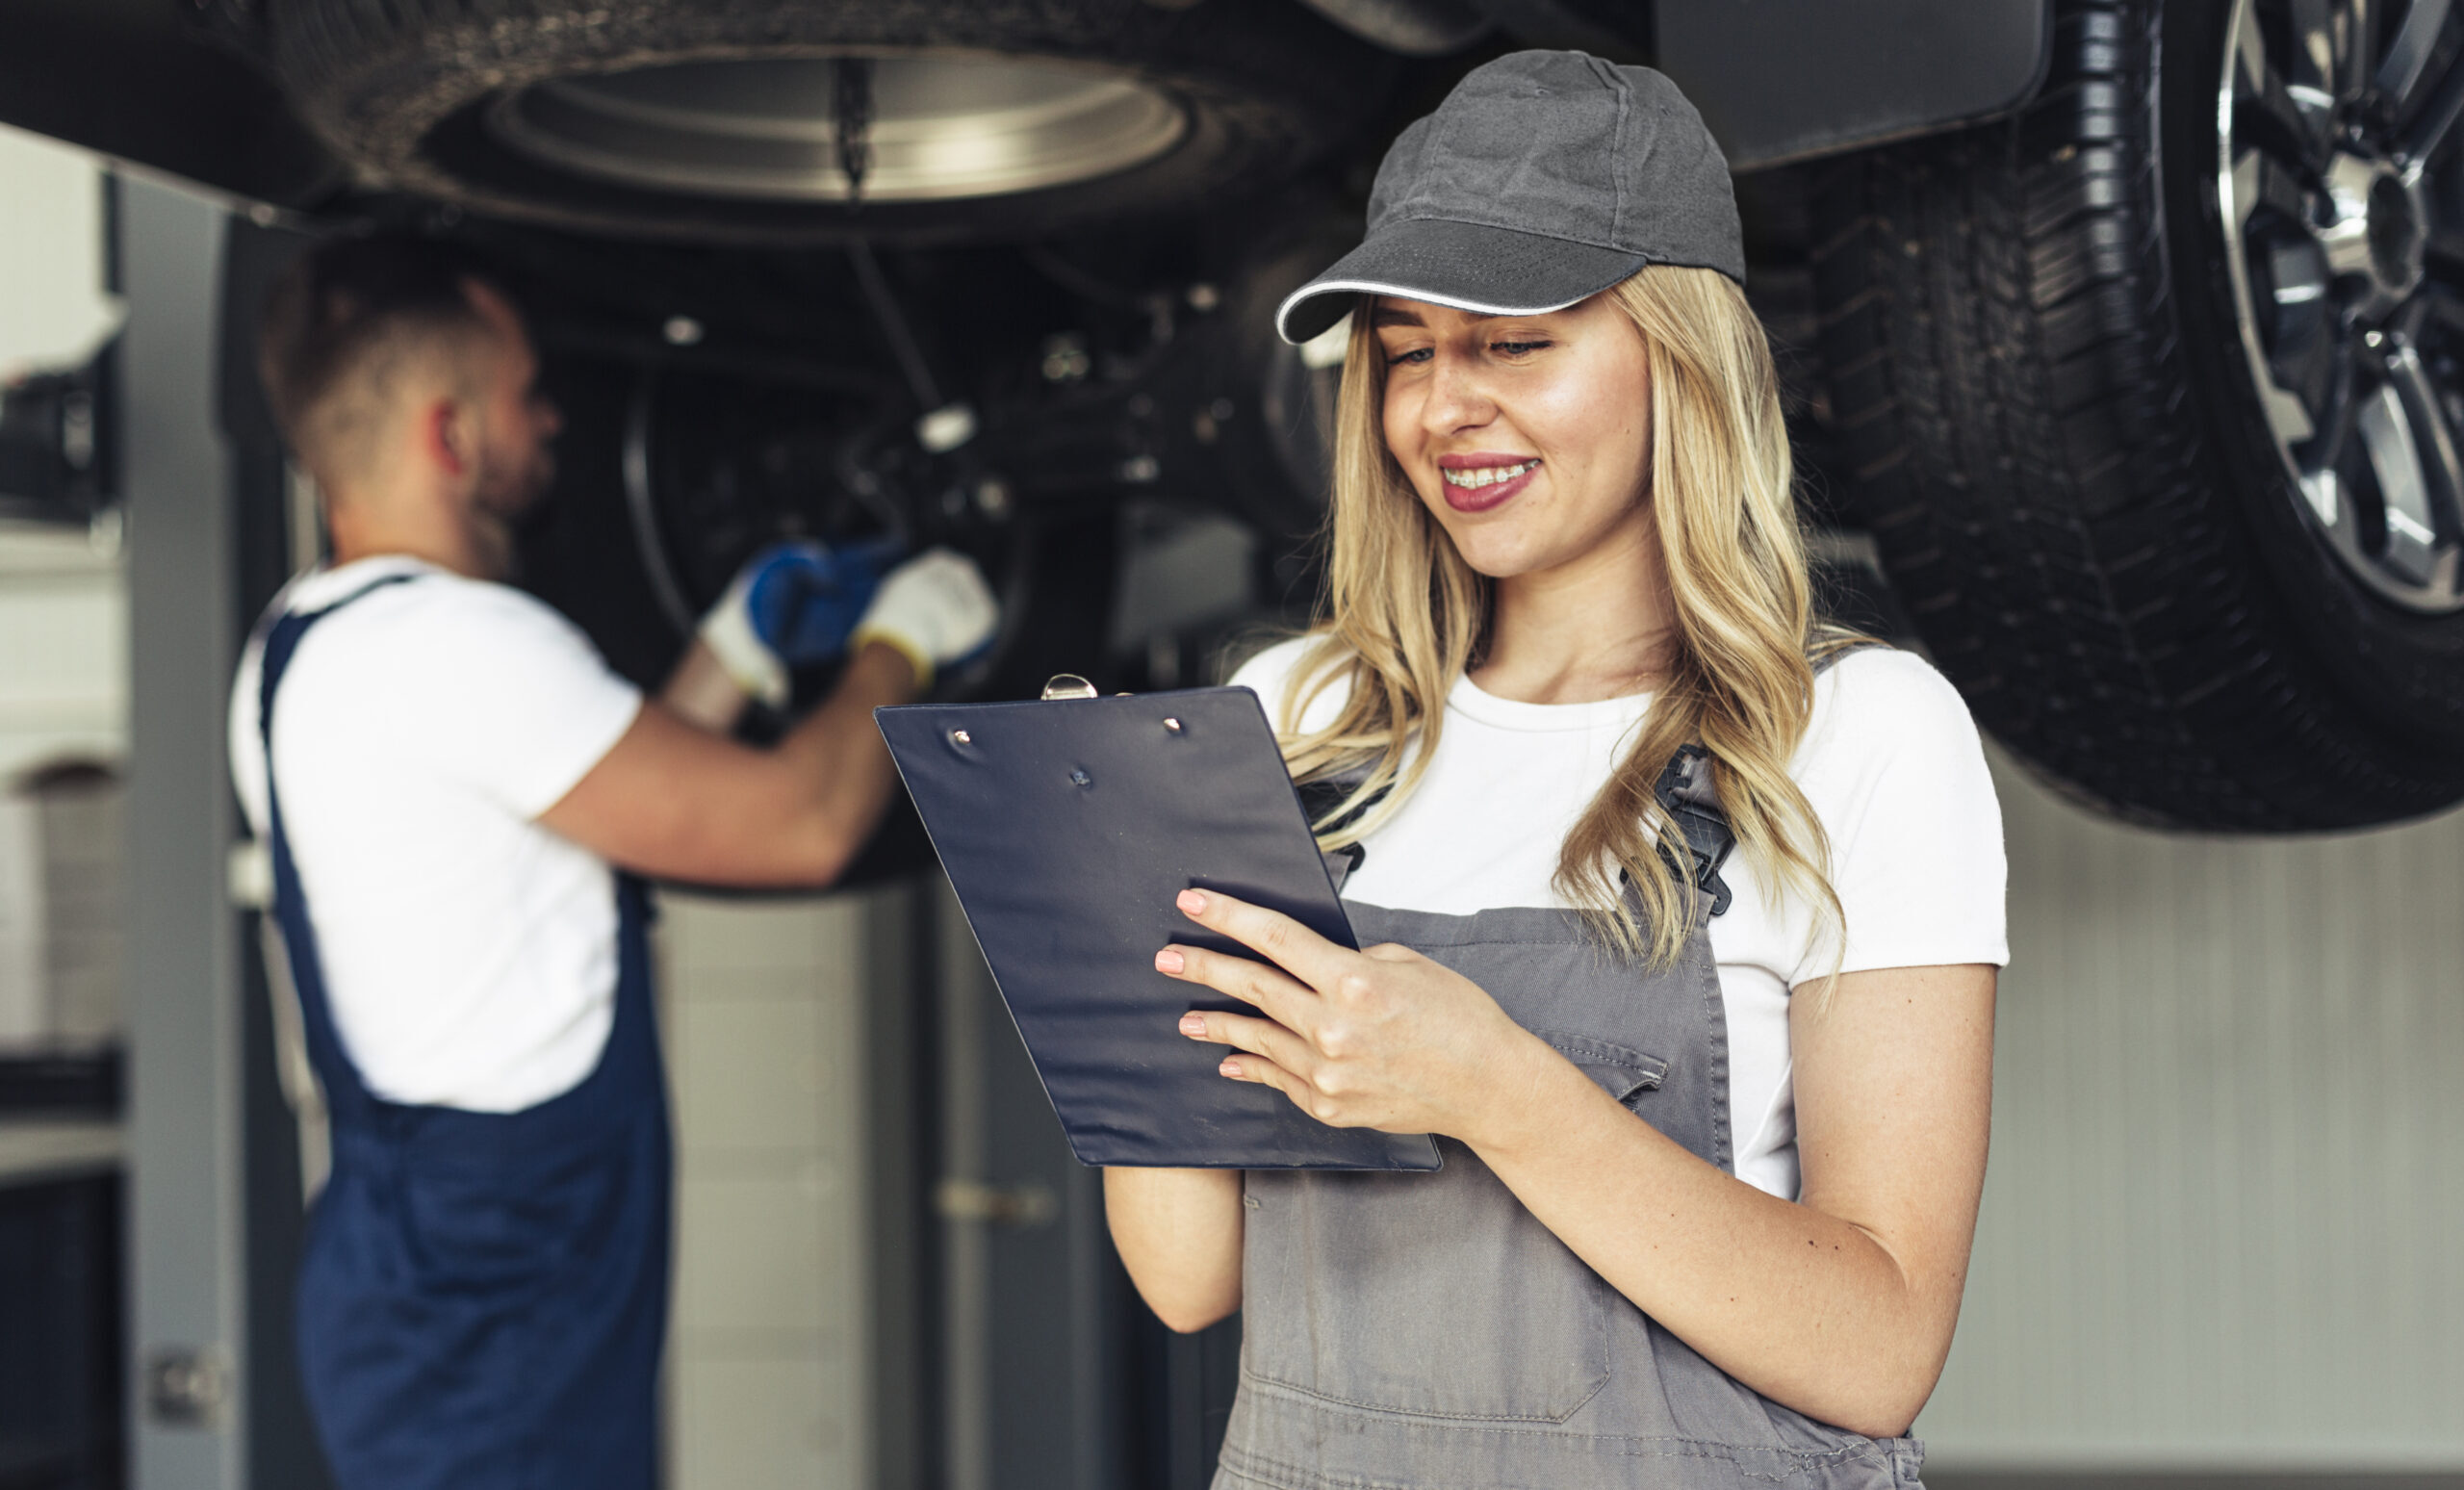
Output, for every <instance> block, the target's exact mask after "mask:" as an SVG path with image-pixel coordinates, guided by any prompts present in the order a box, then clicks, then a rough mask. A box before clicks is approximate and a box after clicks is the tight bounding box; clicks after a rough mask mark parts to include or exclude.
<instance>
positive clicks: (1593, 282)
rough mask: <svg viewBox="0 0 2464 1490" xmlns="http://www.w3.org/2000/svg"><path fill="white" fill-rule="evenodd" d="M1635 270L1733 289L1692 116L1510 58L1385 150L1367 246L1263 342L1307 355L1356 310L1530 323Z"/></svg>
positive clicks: (1714, 190)
mask: <svg viewBox="0 0 2464 1490" xmlns="http://www.w3.org/2000/svg"><path fill="white" fill-rule="evenodd" d="M1646 264H1681V265H1692V266H1697V267H1700V268H1703V269H1714V270H1719V271H1720V272H1721V273H1723V274H1726V275H1728V276H1729V277H1730V278H1731V279H1733V280H1735V281H1737V282H1738V283H1739V284H1743V283H1744V282H1745V235H1744V231H1743V230H1742V229H1741V228H1740V227H1739V226H1738V225H1737V217H1736V190H1735V188H1734V186H1733V185H1732V184H1731V182H1730V180H1729V164H1728V158H1727V157H1726V156H1723V155H1722V154H1721V153H1720V147H1719V145H1718V144H1716V143H1715V142H1713V141H1712V139H1711V132H1710V131H1709V130H1707V129H1706V128H1704V127H1703V116H1701V115H1699V114H1697V113H1695V112H1694V106H1693V105H1692V104H1690V103H1688V102H1686V100H1685V95H1684V94H1682V93H1681V92H1679V91H1678V90H1677V85H1676V84H1674V83H1671V82H1670V81H1669V80H1668V79H1667V77H1666V76H1664V75H1662V74H1660V73H1657V72H1655V71H1653V70H1652V69H1651V68H1649V67H1620V66H1617V65H1615V64H1610V63H1605V62H1603V61H1601V60H1600V59H1599V58H1597V57H1593V56H1591V55H1589V54H1588V53H1584V52H1512V53H1508V54H1507V55H1506V56H1503V57H1501V58H1499V59H1497V60H1496V61H1495V62H1491V63H1485V64H1481V65H1480V66H1478V67H1476V68H1474V69H1473V70H1472V71H1471V73H1470V74H1468V75H1467V76H1466V77H1465V78H1464V79H1463V81H1462V82H1460V83H1457V84H1455V85H1454V91H1452V92H1450V93H1449V94H1447V95H1446V101H1445V102H1444V103H1442V104H1439V105H1438V106H1437V112H1436V113H1435V114H1432V115H1430V116H1428V117H1426V118H1424V119H1417V120H1415V121H1413V123H1412V125H1411V127H1410V128H1408V129H1406V130H1404V131H1403V133H1402V135H1401V136H1400V137H1399V138H1398V139H1397V140H1396V141H1395V144H1394V147H1393V148H1391V149H1389V150H1388V151H1387V152H1386V159H1385V162H1384V163H1383V164H1382V165H1380V166H1379V167H1377V181H1376V184H1375V185H1374V186H1373V187H1372V188H1371V189H1370V193H1369V234H1368V237H1367V238H1365V239H1364V240H1363V241H1362V243H1361V245H1360V246H1359V247H1357V248H1355V249H1353V250H1352V251H1351V252H1349V253H1347V254H1345V255H1344V256H1343V257H1342V258H1340V259H1338V260H1336V261H1335V263H1334V264H1333V266H1332V267H1330V268H1329V269H1327V270H1326V271H1325V272H1323V273H1322V274H1320V275H1319V276H1318V277H1317V278H1315V279H1313V280H1311V281H1309V283H1307V284H1305V285H1303V286H1301V287H1300V288H1299V289H1298V290H1296V291H1294V292H1293V293H1292V294H1291V295H1289V296H1287V297H1286V298H1285V299H1284V302H1283V305H1282V307H1281V308H1280V309H1278V310H1277V311H1276V313H1275V329H1276V330H1277V331H1280V332H1281V333H1282V334H1283V339H1284V340H1285V341H1287V342H1295V343H1297V342H1305V341H1308V340H1309V339H1310V338H1312V337H1314V336H1317V335H1318V334H1319V333H1321V332H1322V331H1324V330H1325V329H1326V328H1327V327H1329V326H1332V325H1333V324H1334V323H1335V322H1336V321H1340V320H1341V319H1343V315H1344V313H1345V312H1346V311H1347V310H1349V309H1351V307H1352V303H1353V299H1354V297H1355V296H1357V295H1401V296H1403V297H1405V298H1407V299H1413V300H1429V301H1433V302H1435V303H1437V304H1440V305H1451V306H1454V307H1456V308H1458V309H1461V310H1467V311H1473V312H1476V313H1479V314H1483V315H1502V316H1529V315H1537V314H1539V313H1540V312H1542V311H1553V310H1562V309H1564V308H1565V307H1567V306H1569V305H1572V304H1574V303H1575V302H1576V301H1578V300H1581V299H1584V298H1586V297H1588V296H1590V295H1597V294H1599V293H1600V292H1601V291H1603V290H1605V289H1607V288H1608V287H1609V286H1610V285H1613V284H1615V283H1617V282H1618V281H1619V280H1621V279H1624V278H1626V277H1627V276H1628V275H1630V274H1632V273H1633V272H1634V271H1635V270H1639V269H1641V268H1642V267H1643V266H1644V265H1646Z"/></svg>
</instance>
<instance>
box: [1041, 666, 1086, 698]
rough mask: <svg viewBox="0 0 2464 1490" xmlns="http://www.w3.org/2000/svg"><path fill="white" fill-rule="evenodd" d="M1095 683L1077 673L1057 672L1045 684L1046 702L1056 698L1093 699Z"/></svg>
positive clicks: (1044, 695) (1044, 694)
mask: <svg viewBox="0 0 2464 1490" xmlns="http://www.w3.org/2000/svg"><path fill="white" fill-rule="evenodd" d="M1094 696H1095V685H1094V684H1093V683H1091V682H1089V681H1087V680H1085V679H1084V678H1081V677H1079V676H1078V675H1077V674H1075V673H1055V674H1053V675H1052V677H1051V679H1050V680H1049V681H1046V682H1045V683H1044V685H1043V697H1044V702H1045V703H1047V704H1049V703H1051V702H1052V701H1053V700H1055V699H1091V698H1093V697H1094Z"/></svg>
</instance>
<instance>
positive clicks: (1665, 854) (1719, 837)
mask: <svg viewBox="0 0 2464 1490" xmlns="http://www.w3.org/2000/svg"><path fill="white" fill-rule="evenodd" d="M1887 645H1888V644H1887V643H1884V642H1878V641H1873V640H1870V639H1868V638H1865V637H1858V638H1856V639H1854V640H1851V641H1847V642H1843V643H1841V644H1840V645H1837V646H1834V647H1829V648H1826V649H1824V650H1823V651H1821V652H1819V653H1812V654H1809V655H1807V658H1806V661H1807V662H1808V663H1809V664H1810V665H1811V666H1812V668H1813V673H1814V676H1815V677H1816V678H1820V677H1821V676H1822V675H1823V674H1825V673H1827V672H1829V671H1831V670H1832V669H1833V668H1834V667H1835V666H1837V665H1838V664H1839V660H1840V659H1841V658H1842V657H1847V656H1852V655H1855V654H1857V653H1860V652H1873V651H1877V650H1886V648H1887ZM1652 795H1653V796H1654V797H1655V799H1656V800H1657V801H1658V803H1659V806H1660V810H1661V811H1663V812H1666V813H1667V814H1668V816H1669V821H1671V822H1673V823H1675V824H1676V825H1677V829H1678V831H1679V832H1680V833H1681V834H1682V835H1684V837H1685V847H1686V848H1687V849H1688V850H1689V851H1690V857H1691V858H1692V859H1693V861H1694V866H1693V872H1692V873H1691V874H1688V873H1686V871H1685V869H1684V868H1683V867H1682V866H1681V865H1680V864H1679V863H1678V862H1677V860H1676V856H1675V855H1673V854H1671V853H1670V852H1669V850H1668V847H1667V845H1665V844H1662V845H1661V846H1660V859H1661V861H1663V862H1665V863H1666V864H1667V865H1668V867H1669V872H1670V873H1672V874H1675V875H1677V876H1678V877H1679V878H1680V879H1688V880H1691V881H1692V882H1693V884H1694V887H1695V888H1696V889H1699V890H1701V891H1702V892H1703V893H1705V894H1707V895H1708V896H1710V897H1711V913H1712V914H1713V915H1718V914H1721V913H1722V912H1726V911H1727V910H1728V908H1729V902H1730V900H1731V898H1732V897H1731V895H1730V892H1729V886H1728V882H1727V881H1725V880H1723V879H1721V878H1720V866H1721V865H1723V864H1725V863H1727V862H1728V858H1729V854H1730V852H1731V851H1732V850H1733V849H1734V848H1735V847H1736V832H1735V830H1733V829H1732V828H1731V827H1730V826H1729V815H1728V813H1727V811H1726V810H1725V809H1722V808H1721V806H1720V793H1719V790H1718V788H1717V787H1715V786H1714V785H1713V784H1711V753H1710V751H1709V750H1707V749H1706V748H1705V747H1703V746H1701V745H1681V746H1679V747H1678V748H1677V755H1676V756H1675V757H1674V758H1671V759H1670V761H1669V762H1668V766H1667V768H1666V769H1665V770H1663V771H1661V772H1660V774H1659V783H1658V784H1657V785H1656V786H1655V787H1654V788H1653V791H1652Z"/></svg>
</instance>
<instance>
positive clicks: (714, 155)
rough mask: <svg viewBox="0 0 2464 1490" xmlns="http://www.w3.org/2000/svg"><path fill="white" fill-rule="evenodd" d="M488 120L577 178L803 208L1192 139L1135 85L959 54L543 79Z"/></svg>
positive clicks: (980, 184) (955, 189)
mask: <svg viewBox="0 0 2464 1490" xmlns="http://www.w3.org/2000/svg"><path fill="white" fill-rule="evenodd" d="M851 95H854V96H851ZM486 118H487V126H488V129H489V131H490V132H491V133H492V134H494V135H495V136H496V137H497V138H498V139H499V140H501V141H503V142H504V143H505V144H507V145H509V146H511V147H512V148H513V149H514V150H516V151H518V152H520V153H521V154H523V155H526V156H528V157H529V158H530V159H532V160H534V161H538V162H541V163H543V164H545V165H548V166H552V167H556V168H557V169H560V170H563V171H567V172H570V173H572V174H575V175H578V176H582V177H588V178H593V179H597V180H601V181H605V182H610V183H614V184H616V185H619V186H625V187H632V188H637V189H646V190H651V191H657V192H671V193H687V194H691V195H697V196H713V197H732V198H739V199H754V200H767V201H809V202H844V201H847V200H849V199H850V198H851V197H853V196H856V195H859V194H860V195H861V197H862V198H863V199H864V200H866V201H881V202H933V201H955V200H964V199H969V198H976V197H986V196H1000V195H1007V194H1010V193H1018V192H1031V191H1039V190H1042V189H1046V188H1052V187H1061V186H1069V185H1073V184H1075V183H1078V182H1083V181H1091V180H1095V179H1097V178H1100V177H1104V176H1109V175H1114V174H1117V173H1118V172H1120V171H1124V170H1128V169H1130V168H1132V167H1138V166H1142V165H1144V164H1145V163H1146V162H1148V161H1151V160H1154V159H1156V158H1158V157H1160V156H1162V155H1164V154H1166V153H1167V152H1168V151H1169V150H1171V149H1172V148H1173V146H1175V145H1177V144H1179V143H1180V142H1181V141H1182V139H1183V138H1184V137H1185V136H1186V135H1187V134H1188V130H1189V121H1188V114H1187V111H1186V110H1185V109H1184V108H1183V107H1182V106H1181V104H1180V103H1179V102H1178V101H1177V100H1175V99H1174V98H1172V97H1171V96H1170V95H1169V94H1168V93H1167V92H1166V91H1164V90H1161V89H1158V88H1156V87H1155V86H1153V85H1152V84H1150V83H1147V82H1145V81H1143V80H1142V79H1139V78H1137V77H1134V76H1132V75H1130V74H1128V73H1125V72H1121V71H1118V70H1117V69H1112V68H1105V67H1099V66H1093V65H1087V64H1075V63H1065V62H1056V61H1046V60H1032V59H1021V58H1015V57H1005V56H995V55H990V54H976V53H963V52H912V53H887V52H881V53H875V52H862V53H859V52H850V53H846V54H833V55H825V56H804V57H753V58H736V59H722V60H715V61H701V62H689V63H675V64H664V65H659V66H653V67H640V68H635V69H633V70H630V71H627V72H614V73H602V74H595V75H586V76H578V77H563V78H552V79H550V80H547V81H545V82H540V83H533V84H531V85H529V86H527V87H526V88H522V89H519V90H513V91H509V92H507V93H505V94H504V95H502V96H501V97H499V98H498V99H496V100H495V101H494V102H493V103H492V104H491V105H490V106H489V107H488V110H487V115H486ZM851 146H852V148H851ZM851 165H852V166H853V167H855V169H854V173H853V174H851V172H850V168H849V167H851Z"/></svg>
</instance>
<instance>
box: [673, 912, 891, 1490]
mask: <svg viewBox="0 0 2464 1490" xmlns="http://www.w3.org/2000/svg"><path fill="white" fill-rule="evenodd" d="M660 908H661V917H660V925H659V947H660V962H661V964H662V971H663V974H664V981H663V985H662V989H663V1000H664V1006H665V1008H664V1019H665V1028H664V1034H665V1036H666V1040H667V1055H668V1066H669V1082H670V1086H671V1089H672V1091H673V1092H674V1096H675V1103H676V1133H677V1233H678V1235H677V1257H676V1310H675V1316H674V1325H673V1333H672V1335H671V1338H670V1341H669V1347H668V1355H667V1372H668V1411H669V1424H668V1428H669V1432H668V1439H669V1446H670V1447H669V1458H670V1466H671V1476H670V1480H669V1483H670V1486H671V1490H772V1487H778V1490H787V1487H794V1490H840V1487H844V1490H860V1487H861V1486H864V1485H866V1484H868V1483H869V1482H870V1476H869V1466H870V1456H871V1445H870V1444H869V1443H868V1442H867V1441H866V1434H867V1425H868V1423H869V1413H870V1402H869V1399H868V1397H867V1383H868V1373H867V1370H866V1361H867V1357H868V1355H869V1353H870V1352H869V1350H868V1348H867V1342H866V1336H865V1309H864V1297H865V1296H864V1278H865V1275H866V1271H867V1270H866V1266H865V1258H864V1247H865V1237H866V1234H867V1231H866V1215H865V1204H864V1195H865V1172H864V1152H865V1149H864V1138H863V1134H864V1128H865V1119H864V1113H865V1091H864V1072H863V1068H862V1053H863V1049H864V1035H863V1029H864V1026H863V1021H862V1018H861V1009H860V1004H859V999H860V997H861V996H862V969H863V966H864V942H863V937H864V902H863V900H862V899H860V897H857V896H835V897H832V898H829V899H794V900H768V901H764V900H726V899H718V898H712V897H704V896H694V895H681V894H674V893H670V894H667V895H664V896H662V897H661V901H660Z"/></svg>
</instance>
